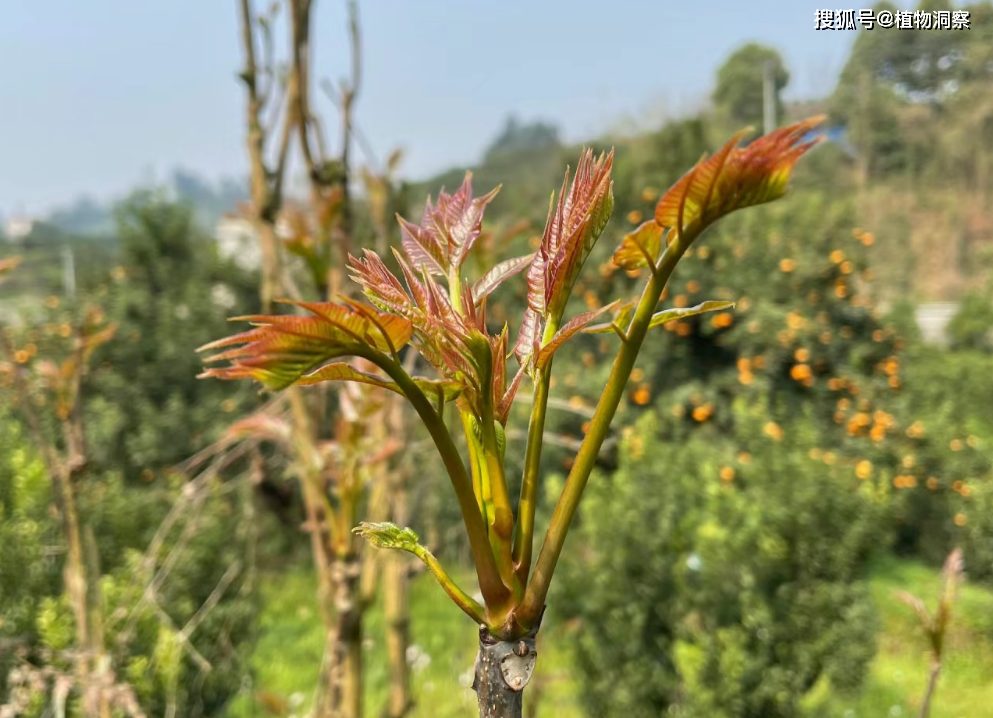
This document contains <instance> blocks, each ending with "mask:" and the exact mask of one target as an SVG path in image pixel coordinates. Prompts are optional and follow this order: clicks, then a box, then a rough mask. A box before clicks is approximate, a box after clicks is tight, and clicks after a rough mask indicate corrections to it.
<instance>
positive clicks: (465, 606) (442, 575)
mask: <svg viewBox="0 0 993 718" xmlns="http://www.w3.org/2000/svg"><path fill="white" fill-rule="evenodd" d="M413 553H414V555H415V556H417V558H419V559H421V561H423V562H424V563H425V564H426V565H427V567H428V569H429V570H430V571H431V573H433V574H434V577H435V578H436V579H437V580H438V583H439V584H440V585H441V587H442V588H443V589H444V591H445V593H447V594H448V597H449V598H451V599H452V600H453V601H454V602H455V605H456V606H458V607H459V608H461V609H462V611H463V612H464V613H465V614H466V615H467V616H469V618H471V619H472V620H473V621H475V622H476V623H477V624H480V625H486V623H487V621H486V609H485V608H483V607H482V606H480V605H479V602H478V601H476V600H475V599H474V598H473V597H472V596H470V595H469V594H467V593H466V592H465V591H463V590H462V589H461V588H459V585H458V584H457V583H455V580H454V579H452V577H451V576H450V575H449V574H448V571H446V570H445V568H444V567H443V566H442V565H441V563H439V562H438V559H436V558H435V557H434V554H433V553H431V552H430V551H428V550H427V549H426V548H424V547H423V546H420V545H418V546H416V547H415V548H414V552H413Z"/></svg>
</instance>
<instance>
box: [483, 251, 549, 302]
mask: <svg viewBox="0 0 993 718" xmlns="http://www.w3.org/2000/svg"><path fill="white" fill-rule="evenodd" d="M533 258H534V254H526V255H524V256H522V257H514V258H513V259H506V260H504V261H502V262H500V263H499V264H497V265H496V266H494V267H493V268H492V269H490V270H489V271H488V272H486V274H484V275H483V276H482V277H480V279H479V281H478V282H476V283H475V284H474V285H473V286H472V295H473V297H474V298H475V301H476V304H479V303H480V302H481V301H483V298H484V297H486V296H487V295H489V294H490V293H491V292H493V290H494V289H496V288H497V287H499V286H500V285H501V284H503V282H504V281H506V280H507V279H509V278H510V277H513V276H514V275H515V274H517V273H519V272H521V271H522V270H523V269H524V268H525V267H527V266H528V264H530V263H531V260H532V259H533Z"/></svg>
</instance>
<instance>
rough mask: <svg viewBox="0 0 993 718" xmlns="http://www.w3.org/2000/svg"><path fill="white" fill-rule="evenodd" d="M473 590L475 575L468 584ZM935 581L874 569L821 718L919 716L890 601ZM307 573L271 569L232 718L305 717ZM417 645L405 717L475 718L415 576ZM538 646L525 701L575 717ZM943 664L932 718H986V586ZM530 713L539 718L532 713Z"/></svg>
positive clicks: (894, 562)
mask: <svg viewBox="0 0 993 718" xmlns="http://www.w3.org/2000/svg"><path fill="white" fill-rule="evenodd" d="M463 581H464V584H465V585H470V583H471V580H470V577H463ZM939 584H940V577H939V573H938V571H937V570H935V569H932V568H930V567H926V566H924V565H922V564H920V563H917V562H914V561H905V560H899V559H893V558H887V559H883V560H880V561H878V562H876V563H875V564H874V566H873V570H872V578H871V587H872V593H873V597H874V599H875V602H876V605H877V607H878V610H879V616H880V623H881V632H880V635H879V642H878V649H879V650H878V653H877V656H876V658H875V660H874V661H873V663H872V665H871V668H870V671H869V674H868V675H867V676H866V681H865V685H864V687H863V689H862V691H861V692H860V693H859V694H858V695H854V696H837V695H830V689H829V688H827V687H826V686H822V687H821V688H820V690H818V691H815V694H814V695H811V696H810V697H809V700H808V701H807V706H808V707H809V709H810V714H811V715H812V716H816V717H817V718H911V717H912V716H916V715H917V711H918V709H919V705H920V699H921V695H922V694H923V691H924V686H925V683H926V680H927V668H928V656H927V648H926V644H925V639H924V637H923V634H922V632H921V630H920V627H919V624H918V623H917V619H916V617H915V616H914V614H913V612H912V611H911V610H910V608H909V607H908V606H906V605H905V604H904V603H902V602H901V601H899V600H897V599H895V598H894V593H895V592H897V591H909V592H911V593H913V594H916V595H918V596H920V597H921V598H923V599H924V601H925V603H926V604H927V605H928V606H933V605H934V603H935V601H936V597H937V593H938V587H939ZM314 590H315V586H314V581H313V578H312V573H311V572H310V571H309V570H308V569H307V568H306V567H304V566H301V567H296V568H291V569H289V570H287V571H285V572H282V573H279V574H270V575H268V576H267V577H266V579H265V583H264V588H263V592H264V600H265V610H264V612H263V615H262V625H261V634H260V637H259V642H258V644H257V646H256V649H255V653H254V657H253V664H254V668H255V672H256V683H255V685H254V686H252V687H251V688H250V689H246V691H245V692H244V693H243V694H242V695H241V696H240V697H239V698H238V699H237V700H236V701H235V702H234V703H233V704H232V706H231V708H230V710H229V711H228V718H249V716H267V715H274V714H278V713H274V712H270V711H268V710H267V709H266V707H265V704H266V703H269V704H270V705H271V706H274V707H275V706H277V705H282V706H288V707H289V708H290V710H289V711H287V714H288V715H289V714H295V715H305V712H306V706H307V705H308V704H309V701H310V697H311V695H312V691H313V688H314V684H315V682H316V679H317V673H318V669H319V666H320V663H321V658H322V654H323V635H322V628H321V621H320V617H319V616H318V615H317V612H316V607H315V604H314V595H315V593H314ZM411 613H412V617H413V618H412V623H411V631H412V638H413V643H414V644H415V645H416V646H418V647H419V649H420V650H421V651H423V652H424V654H426V656H428V657H429V660H428V659H423V658H422V659H421V660H420V661H418V663H417V664H415V670H414V695H415V698H416V700H417V703H418V705H417V708H416V709H415V710H414V712H413V714H412V718H428V717H429V716H430V717H431V718H455V717H456V716H457V717H459V718H462V717H465V716H473V715H475V710H476V707H475V696H474V694H473V693H472V691H471V690H470V688H469V683H470V682H471V670H472V666H473V660H474V657H475V628H474V626H473V625H472V624H471V623H470V621H469V620H468V619H466V617H465V616H464V615H463V614H462V613H461V612H459V611H458V609H456V608H455V607H454V606H453V605H452V604H451V603H450V602H449V601H448V599H447V598H446V597H445V595H444V594H443V593H442V592H441V589H439V588H438V587H437V586H436V585H435V584H434V582H433V580H432V579H431V577H430V576H428V575H421V576H419V577H418V578H417V579H416V580H415V581H414V584H413V586H412V589H411ZM546 628H547V629H548V630H546V631H545V632H543V634H542V636H541V637H540V638H539V643H538V653H539V661H538V671H537V673H536V677H535V680H534V681H533V682H532V684H531V686H530V687H529V689H528V696H527V699H526V700H530V701H537V706H535V707H536V708H537V709H538V710H537V715H539V716H555V717H556V718H579V716H582V715H583V714H582V711H581V704H582V703H581V697H580V695H579V693H578V686H577V684H576V682H575V681H574V680H573V679H572V678H570V671H569V665H570V660H569V652H568V647H567V645H568V637H567V635H565V633H566V631H567V629H566V628H564V627H561V626H556V625H555V624H554V622H552V623H549V624H548V625H547V626H546ZM382 635H383V626H382V614H381V612H380V611H379V608H378V606H377V607H375V608H374V609H373V610H372V611H371V612H370V614H369V617H368V623H367V628H366V636H367V642H366V647H367V661H366V671H367V673H366V706H367V715H370V716H378V715H380V711H381V709H382V707H383V705H384V704H385V700H386V689H387V674H386V665H385V658H384V646H383V642H382V638H381V637H382ZM947 645H948V648H947V658H946V661H945V666H944V671H943V673H942V677H941V680H940V682H939V684H938V688H937V692H936V694H935V700H934V704H933V706H932V711H931V718H984V717H986V716H990V715H993V591H991V590H989V589H987V588H983V587H979V586H970V585H968V584H967V585H966V586H965V587H964V588H963V590H962V592H961V594H960V595H959V599H958V601H957V603H956V604H955V607H954V614H953V618H952V628H951V632H950V636H949V638H948V644H947ZM529 715H535V713H534V712H529Z"/></svg>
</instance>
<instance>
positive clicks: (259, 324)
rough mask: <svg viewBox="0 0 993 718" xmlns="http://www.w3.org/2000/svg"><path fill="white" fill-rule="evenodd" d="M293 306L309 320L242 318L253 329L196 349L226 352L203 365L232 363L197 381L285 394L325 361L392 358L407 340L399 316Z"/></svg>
mask: <svg viewBox="0 0 993 718" xmlns="http://www.w3.org/2000/svg"><path fill="white" fill-rule="evenodd" d="M293 304H296V305H297V306H299V307H302V308H304V309H306V310H308V311H309V312H311V316H303V317H301V316H296V315H274V316H254V317H241V319H243V320H246V321H250V322H252V323H253V324H255V325H256V326H255V328H254V329H250V330H248V331H246V332H242V333H240V334H235V335H234V336H230V337H227V338H225V339H221V340H219V341H216V342H212V343H210V344H207V345H205V346H203V347H201V348H200V351H213V350H216V349H224V350H225V351H222V352H220V353H219V354H215V355H213V356H210V357H208V358H207V359H206V361H208V362H214V361H230V362H231V364H230V365H229V366H226V367H221V368H214V369H207V370H206V371H205V372H204V373H203V374H201V376H213V377H218V378H220V379H240V378H251V379H255V380H256V381H259V382H262V383H263V384H265V385H266V386H267V387H269V388H270V389H277V390H278V389H284V388H286V387H288V386H290V385H291V384H293V383H294V382H296V381H297V380H299V379H300V378H301V377H302V376H303V375H304V374H306V373H307V372H309V371H311V370H312V369H314V368H315V367H318V366H320V365H321V364H323V363H325V362H327V361H328V360H330V359H335V358H337V357H342V356H351V355H354V354H355V353H356V351H357V350H358V351H362V350H366V349H367V348H368V347H370V346H371V347H373V348H375V349H377V350H379V351H381V352H390V353H393V352H395V351H396V350H398V349H399V348H400V347H402V346H403V345H404V344H406V343H407V342H408V341H410V337H411V331H412V327H411V323H410V321H409V320H407V319H405V318H403V317H400V316H395V315H389V314H381V313H378V312H375V311H373V310H371V309H364V310H363V311H359V310H356V309H355V308H353V306H349V305H346V304H335V303H333V302H326V303H320V304H316V303H296V302H293Z"/></svg>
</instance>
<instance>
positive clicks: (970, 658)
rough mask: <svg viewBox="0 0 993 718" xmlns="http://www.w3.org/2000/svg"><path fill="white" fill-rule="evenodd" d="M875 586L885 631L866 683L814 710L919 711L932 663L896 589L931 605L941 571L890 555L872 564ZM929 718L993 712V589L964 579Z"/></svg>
mask: <svg viewBox="0 0 993 718" xmlns="http://www.w3.org/2000/svg"><path fill="white" fill-rule="evenodd" d="M871 585H872V593H873V598H874V599H875V603H876V606H877V608H878V610H879V617H880V621H881V624H882V630H881V632H880V635H879V641H878V652H877V654H876V658H875V660H874V661H873V663H872V666H871V669H870V672H869V675H868V676H867V677H866V682H865V685H864V686H863V689H862V691H861V692H860V693H859V694H858V695H857V696H847V697H846V696H833V697H830V698H827V697H824V698H823V700H822V701H820V702H817V701H815V705H816V710H815V711H814V714H815V715H818V716H825V717H830V718H835V717H837V718H886V717H891V718H909V717H910V716H917V715H918V713H919V711H920V703H921V699H922V697H923V694H924V689H925V685H926V683H927V673H928V666H929V657H928V653H927V644H926V639H925V638H924V634H923V632H922V630H921V628H920V623H919V622H918V620H917V617H916V615H915V614H914V612H913V610H911V608H910V607H909V606H907V605H906V604H905V603H903V602H902V601H900V600H899V599H897V598H895V597H894V594H895V593H896V592H897V591H908V592H910V593H912V594H914V595H916V596H918V597H919V598H921V599H923V600H924V603H925V604H926V605H927V606H928V608H929V609H932V610H933V608H934V607H935V605H936V603H937V597H938V591H939V587H940V575H939V572H938V571H937V570H935V569H932V568H929V567H926V566H924V565H922V564H920V563H917V562H913V561H901V560H898V559H893V558H887V559H885V560H880V561H878V562H877V563H876V564H875V565H874V567H873V571H872V581H871ZM930 715H931V718H984V717H985V716H990V715H993V591H990V590H989V589H987V588H984V587H980V586H970V585H968V584H966V585H965V586H964V587H963V588H962V590H961V592H960V594H959V597H958V600H957V601H956V603H955V605H954V606H953V609H952V620H951V628H950V632H949V635H948V638H947V639H946V657H945V661H944V666H943V668H942V674H941V678H940V679H939V682H938V687H937V689H936V692H935V696H934V699H933V701H932V706H931V714H930Z"/></svg>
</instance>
